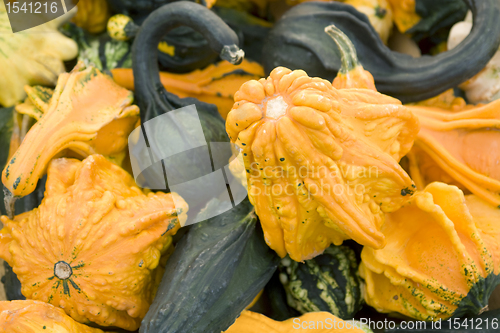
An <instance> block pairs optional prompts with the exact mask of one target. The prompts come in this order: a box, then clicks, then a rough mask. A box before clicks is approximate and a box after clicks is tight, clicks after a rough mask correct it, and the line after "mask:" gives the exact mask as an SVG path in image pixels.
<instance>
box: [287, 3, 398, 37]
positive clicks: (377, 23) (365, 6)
mask: <svg viewBox="0 0 500 333" xmlns="http://www.w3.org/2000/svg"><path fill="white" fill-rule="evenodd" d="M309 1H318V0H288V1H287V3H289V4H292V5H295V4H299V3H303V2H309ZM319 1H324V2H327V1H331V0H319ZM337 1H339V2H343V3H345V4H348V5H351V6H353V7H354V8H356V10H357V11H359V12H360V13H363V14H365V15H366V16H367V17H368V20H370V24H371V25H372V27H373V28H374V29H375V31H376V32H377V33H378V34H379V36H380V39H382V41H383V42H384V44H387V41H388V39H389V35H390V34H391V32H392V25H393V22H392V9H391V6H390V4H389V2H390V0H337Z"/></svg>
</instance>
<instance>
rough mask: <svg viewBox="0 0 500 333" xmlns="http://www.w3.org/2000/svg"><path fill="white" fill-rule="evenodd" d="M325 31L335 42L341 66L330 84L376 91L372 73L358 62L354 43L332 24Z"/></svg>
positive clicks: (340, 87) (337, 86)
mask: <svg viewBox="0 0 500 333" xmlns="http://www.w3.org/2000/svg"><path fill="white" fill-rule="evenodd" d="M325 32H326V33H327V34H328V35H329V36H330V37H332V39H333V41H334V42H335V43H336V44H337V46H338V48H339V50H340V55H341V61H342V66H341V67H340V70H339V72H338V74H337V76H336V77H335V79H334V80H333V82H332V86H333V87H335V88H337V89H346V88H362V89H370V90H373V91H377V89H376V88H375V80H374V79H373V75H371V74H370V72H368V71H365V70H364V69H363V66H362V65H361V64H360V63H359V60H358V56H357V54H356V49H355V48H354V44H352V42H351V41H350V40H349V38H348V37H347V36H346V35H345V34H344V33H343V32H342V31H341V30H340V29H338V28H336V27H335V26H334V25H331V26H328V27H326V28H325Z"/></svg>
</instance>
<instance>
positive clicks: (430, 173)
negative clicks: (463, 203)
mask: <svg viewBox="0 0 500 333" xmlns="http://www.w3.org/2000/svg"><path fill="white" fill-rule="evenodd" d="M408 108H409V109H410V110H411V111H412V112H413V113H414V114H415V115H416V116H417V117H418V118H419V120H420V124H421V129H420V132H419V133H418V137H417V139H416V140H415V147H414V148H413V149H412V151H411V152H410V153H409V154H408V158H409V161H410V174H411V176H412V178H413V179H414V180H415V183H416V185H417V187H419V189H422V188H423V187H424V186H425V185H427V184H428V183H430V182H432V181H443V182H449V183H453V184H457V185H458V186H459V187H460V188H461V189H463V190H467V191H470V192H471V193H474V194H475V195H477V196H479V197H480V198H482V199H483V200H486V201H488V202H489V203H490V204H492V205H495V206H499V205H500V164H499V161H500V112H499V110H500V101H498V100H497V101H493V102H491V103H489V104H484V105H477V106H470V105H467V106H461V107H458V108H456V109H458V111H456V112H450V111H449V110H446V109H441V108H437V107H426V106H419V105H414V106H408Z"/></svg>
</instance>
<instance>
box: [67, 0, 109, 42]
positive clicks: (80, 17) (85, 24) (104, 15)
mask: <svg viewBox="0 0 500 333" xmlns="http://www.w3.org/2000/svg"><path fill="white" fill-rule="evenodd" d="M77 9H78V11H77V12H76V15H75V16H74V17H73V19H72V21H73V23H75V24H76V25H77V26H79V27H81V28H83V29H85V30H87V31H88V32H90V33H92V34H98V33H100V32H103V31H104V29H106V24H107V23H108V19H109V17H110V16H111V13H110V10H109V6H108V2H107V1H103V0H79V1H78V5H77Z"/></svg>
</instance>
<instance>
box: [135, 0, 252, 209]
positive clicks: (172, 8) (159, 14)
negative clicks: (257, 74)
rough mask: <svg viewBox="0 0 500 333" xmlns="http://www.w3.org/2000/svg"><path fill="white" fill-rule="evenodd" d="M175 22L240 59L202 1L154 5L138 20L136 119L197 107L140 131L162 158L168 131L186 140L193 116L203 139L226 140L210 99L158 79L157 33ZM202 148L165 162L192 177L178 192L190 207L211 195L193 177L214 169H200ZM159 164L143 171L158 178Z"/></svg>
mask: <svg viewBox="0 0 500 333" xmlns="http://www.w3.org/2000/svg"><path fill="white" fill-rule="evenodd" d="M177 26H189V27H191V28H192V29H194V30H196V31H199V32H200V33H202V34H203V35H204V36H205V38H206V39H207V41H208V43H209V45H210V47H211V48H213V51H214V52H216V53H218V54H220V56H221V58H222V59H225V60H227V61H229V62H230V63H232V64H236V65H237V64H240V63H241V61H242V60H243V51H241V50H240V49H239V48H238V47H237V46H236V45H237V44H238V38H237V36H236V34H235V33H234V32H233V31H232V30H231V29H230V28H229V27H228V26H227V25H226V24H225V23H224V22H223V21H222V20H221V19H220V18H218V17H217V16H216V15H215V14H214V13H212V12H211V11H210V10H208V9H206V8H205V7H203V6H201V5H198V4H195V3H192V2H188V1H181V2H175V3H171V4H168V5H165V6H163V7H161V8H159V9H158V10H156V11H155V12H153V13H152V14H151V15H150V16H149V17H148V18H147V20H146V21H145V22H144V23H143V24H142V26H141V29H140V30H139V32H138V34H137V37H136V38H135V40H134V44H133V48H132V59H133V73H134V87H135V98H136V100H137V105H138V106H139V108H140V110H141V114H140V115H141V123H142V124H145V125H144V126H146V125H147V122H148V121H150V120H152V119H153V118H155V117H157V116H160V115H163V114H166V113H168V112H171V111H174V110H176V109H180V108H182V107H186V106H189V105H193V104H194V105H195V107H196V109H197V117H196V115H195V116H193V117H192V118H190V119H183V120H182V121H169V120H166V121H165V122H163V123H162V124H161V129H159V130H157V131H154V133H146V134H144V136H146V137H147V140H148V143H149V146H150V147H155V149H156V150H155V154H158V155H157V156H158V158H159V159H162V158H161V156H171V154H170V153H169V148H170V147H169V145H168V143H171V142H172V140H173V139H172V138H173V137H176V138H179V137H181V138H187V140H190V137H189V136H188V135H186V132H190V133H192V132H193V131H195V130H196V129H195V128H191V127H190V126H191V125H192V124H195V123H196V122H198V120H199V123H201V127H202V130H203V133H204V137H205V141H206V142H207V143H211V142H228V141H229V139H228V137H227V134H226V133H225V131H224V120H223V119H222V117H221V116H220V115H219V113H218V111H217V107H216V106H215V105H213V104H208V103H204V102H200V101H199V100H197V99H195V98H179V97H178V96H176V95H174V94H172V93H170V92H168V91H166V90H165V89H164V88H163V85H162V83H161V81H160V75H159V67H158V63H157V60H158V57H157V52H156V49H157V45H158V43H159V41H160V39H161V38H162V36H163V35H164V34H166V33H168V32H169V31H170V30H171V29H173V28H174V27H177ZM149 124H150V125H147V126H152V127H154V126H155V122H154V121H152V122H150V123H149ZM142 133H144V132H142ZM229 147H230V145H229V144H227V149H225V150H223V151H221V153H220V156H221V157H220V159H219V161H224V162H225V161H227V160H228V159H229V157H230V156H231V151H230V148H229ZM206 149H207V147H206V146H203V147H199V148H196V149H194V150H192V151H191V153H190V152H184V153H179V154H177V155H176V156H175V159H170V162H169V163H171V164H174V165H169V168H168V171H169V175H168V178H169V179H173V180H175V181H182V182H187V181H191V180H193V181H194V182H196V184H197V186H196V189H193V190H192V191H191V192H190V193H189V194H188V193H186V194H183V197H184V198H185V199H186V200H188V201H189V204H190V205H191V204H192V206H193V207H194V206H195V205H196V206H197V205H201V206H204V205H205V204H206V202H207V201H208V200H207V199H211V198H213V197H214V194H215V193H214V189H213V186H212V185H211V184H208V183H207V182H205V181H203V179H202V178H197V177H202V176H204V175H206V174H207V173H209V172H212V171H213V170H212V168H211V167H210V170H208V171H207V170H206V169H203V168H204V167H205V166H207V165H208V166H209V165H210V160H208V162H207V160H206V159H205V156H207V155H206ZM192 152H194V153H192ZM160 169H161V168H156V169H155V168H154V165H153V166H152V167H150V168H149V169H146V170H145V171H144V173H146V174H147V173H148V172H150V174H153V175H154V177H152V178H154V179H162V180H163V179H165V177H164V174H163V171H162V170H160ZM196 178H197V179H196ZM191 184H193V183H191ZM151 186H155V185H154V184H153V185H151ZM169 189H170V184H167V191H168V190H169ZM215 195H217V194H215ZM193 197H195V198H193ZM191 198H193V202H192V201H190V200H191ZM195 201H196V202H195Z"/></svg>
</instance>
